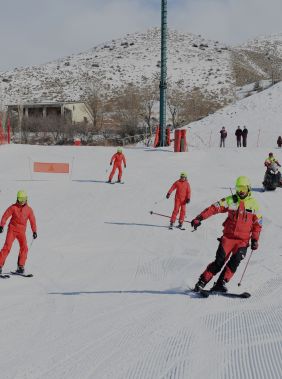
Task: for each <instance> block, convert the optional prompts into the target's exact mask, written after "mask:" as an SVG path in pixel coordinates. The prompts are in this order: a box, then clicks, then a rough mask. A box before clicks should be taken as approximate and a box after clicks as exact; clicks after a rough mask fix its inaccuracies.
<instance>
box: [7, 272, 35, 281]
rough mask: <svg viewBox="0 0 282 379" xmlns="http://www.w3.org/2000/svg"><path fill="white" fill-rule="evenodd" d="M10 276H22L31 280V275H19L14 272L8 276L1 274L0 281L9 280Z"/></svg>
mask: <svg viewBox="0 0 282 379" xmlns="http://www.w3.org/2000/svg"><path fill="white" fill-rule="evenodd" d="M11 275H17V276H23V277H24V278H32V277H33V275H32V274H20V273H18V272H16V271H11V272H10V274H1V275H0V279H9V278H10V277H11Z"/></svg>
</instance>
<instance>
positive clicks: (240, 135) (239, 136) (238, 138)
mask: <svg viewBox="0 0 282 379" xmlns="http://www.w3.org/2000/svg"><path fill="white" fill-rule="evenodd" d="M235 136H236V140H237V147H241V146H242V142H241V139H242V129H241V128H240V126H238V128H237V130H236V132H235Z"/></svg>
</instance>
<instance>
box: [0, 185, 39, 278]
mask: <svg viewBox="0 0 282 379" xmlns="http://www.w3.org/2000/svg"><path fill="white" fill-rule="evenodd" d="M10 217H11V220H10V223H9V226H8V232H7V236H6V241H5V244H4V246H3V248H2V250H1V251H0V274H2V267H3V266H4V263H5V260H6V258H7V256H8V254H9V252H10V250H11V247H12V245H13V242H14V240H15V239H17V240H18V242H19V245H20V251H19V256H18V269H17V272H18V273H19V274H23V273H24V265H25V262H26V259H27V252H28V247H27V241H26V235H25V232H26V225H27V221H28V220H29V222H30V226H31V230H32V232H33V238H34V239H35V238H37V232H36V220H35V217H34V214H33V210H32V208H31V207H30V206H29V205H28V204H27V194H26V192H25V191H18V193H17V202H16V203H15V204H13V205H11V206H10V207H9V208H8V209H7V210H6V211H5V213H4V214H3V216H2V219H1V222H0V233H2V232H3V228H4V226H5V224H6V222H7V220H8V219H9V218H10Z"/></svg>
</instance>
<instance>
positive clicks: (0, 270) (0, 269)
mask: <svg viewBox="0 0 282 379" xmlns="http://www.w3.org/2000/svg"><path fill="white" fill-rule="evenodd" d="M1 274H2V267H0V275H1Z"/></svg>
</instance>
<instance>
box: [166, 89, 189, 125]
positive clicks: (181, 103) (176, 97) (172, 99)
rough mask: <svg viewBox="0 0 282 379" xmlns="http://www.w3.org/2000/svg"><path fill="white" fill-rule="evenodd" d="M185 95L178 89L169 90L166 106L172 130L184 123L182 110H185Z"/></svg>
mask: <svg viewBox="0 0 282 379" xmlns="http://www.w3.org/2000/svg"><path fill="white" fill-rule="evenodd" d="M185 98H186V94H185V92H184V91H183V89H181V88H179V87H176V88H175V87H174V88H169V90H168V96H167V106H168V109H169V112H170V114H171V122H172V125H173V128H174V129H176V128H178V127H180V126H181V125H182V123H183V122H184V121H185V119H183V113H185V112H183V109H184V108H185Z"/></svg>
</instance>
